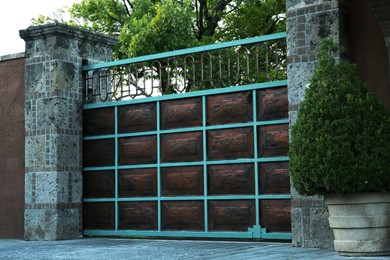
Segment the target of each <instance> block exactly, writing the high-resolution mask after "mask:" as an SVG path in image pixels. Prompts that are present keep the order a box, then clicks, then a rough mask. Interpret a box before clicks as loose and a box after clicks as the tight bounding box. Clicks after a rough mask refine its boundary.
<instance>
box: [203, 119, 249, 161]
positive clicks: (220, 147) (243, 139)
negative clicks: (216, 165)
mask: <svg viewBox="0 0 390 260" xmlns="http://www.w3.org/2000/svg"><path fill="white" fill-rule="evenodd" d="M207 143H208V151H207V154H208V159H209V160H221V159H233V158H234V159H237V158H252V157H253V155H254V152H253V128H250V127H246V128H233V129H224V130H211V131H208V133H207Z"/></svg>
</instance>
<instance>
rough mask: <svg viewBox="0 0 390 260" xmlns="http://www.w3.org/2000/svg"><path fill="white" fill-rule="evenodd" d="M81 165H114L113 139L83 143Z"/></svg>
mask: <svg viewBox="0 0 390 260" xmlns="http://www.w3.org/2000/svg"><path fill="white" fill-rule="evenodd" d="M83 165H84V167H99V166H113V165H115V142H114V139H101V140H88V141H84V143H83Z"/></svg>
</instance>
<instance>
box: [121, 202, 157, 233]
mask: <svg viewBox="0 0 390 260" xmlns="http://www.w3.org/2000/svg"><path fill="white" fill-rule="evenodd" d="M118 216H119V217H118V218H119V220H118V221H119V222H118V228H119V229H134V230H157V228H158V226H157V216H158V213H157V202H155V201H143V202H120V203H119V207H118Z"/></svg>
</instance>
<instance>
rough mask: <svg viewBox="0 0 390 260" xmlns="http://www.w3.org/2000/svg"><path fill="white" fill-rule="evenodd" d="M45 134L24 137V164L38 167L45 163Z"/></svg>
mask: <svg viewBox="0 0 390 260" xmlns="http://www.w3.org/2000/svg"><path fill="white" fill-rule="evenodd" d="M45 153H46V151H45V136H43V135H37V136H26V138H25V164H26V167H38V166H43V165H46V163H45Z"/></svg>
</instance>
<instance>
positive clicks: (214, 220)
mask: <svg viewBox="0 0 390 260" xmlns="http://www.w3.org/2000/svg"><path fill="white" fill-rule="evenodd" d="M85 108H86V112H85V120H84V127H85V129H86V130H85V136H84V147H83V150H84V161H83V162H84V173H83V174H84V179H83V183H84V193H83V194H84V200H83V202H84V203H83V205H84V217H83V221H84V234H85V235H113V236H119V235H123V236H133V235H134V236H153V237H154V236H171V237H176V236H180V237H208V238H246V239H248V238H249V239H250V238H266V239H290V238H291V233H290V231H291V224H290V222H291V216H290V215H291V207H290V199H291V196H290V176H289V171H288V157H287V154H288V139H289V136H288V133H289V129H288V118H287V117H288V114H287V113H288V112H287V111H288V103H287V88H286V82H285V81H281V82H275V83H266V84H263V85H262V84H257V85H248V86H241V87H234V88H233V87H232V88H225V89H219V90H209V91H201V92H191V93H185V94H181V95H168V96H162V97H153V98H149V99H145V100H141V99H136V100H129V101H121V102H115V103H111V104H110V103H101V104H91V105H86V107H85ZM95 130H96V131H95Z"/></svg>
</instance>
